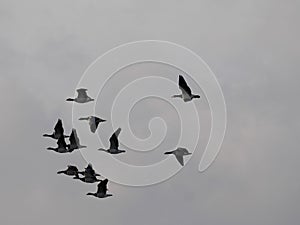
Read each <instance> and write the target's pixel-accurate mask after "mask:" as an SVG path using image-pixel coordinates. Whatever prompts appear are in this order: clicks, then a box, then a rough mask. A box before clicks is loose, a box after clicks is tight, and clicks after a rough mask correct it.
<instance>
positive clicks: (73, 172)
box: [57, 165, 78, 176]
mask: <svg viewBox="0 0 300 225" xmlns="http://www.w3.org/2000/svg"><path fill="white" fill-rule="evenodd" d="M57 174H65V175H67V176H76V175H78V169H77V167H76V166H72V165H68V168H67V169H66V170H62V171H58V172H57Z"/></svg>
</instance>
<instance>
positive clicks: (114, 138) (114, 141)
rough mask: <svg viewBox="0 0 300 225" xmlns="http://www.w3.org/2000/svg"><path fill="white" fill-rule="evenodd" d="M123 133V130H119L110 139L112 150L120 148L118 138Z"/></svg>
mask: <svg viewBox="0 0 300 225" xmlns="http://www.w3.org/2000/svg"><path fill="white" fill-rule="evenodd" d="M120 132H121V128H118V129H117V130H116V131H115V133H113V135H112V136H111V137H110V139H109V142H110V147H109V148H110V149H118V148H119V141H118V136H119V134H120Z"/></svg>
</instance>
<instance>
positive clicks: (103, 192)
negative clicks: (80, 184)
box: [86, 179, 112, 198]
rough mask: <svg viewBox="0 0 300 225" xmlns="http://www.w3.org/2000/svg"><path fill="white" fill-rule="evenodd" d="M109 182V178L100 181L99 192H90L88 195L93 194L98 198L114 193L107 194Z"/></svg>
mask: <svg viewBox="0 0 300 225" xmlns="http://www.w3.org/2000/svg"><path fill="white" fill-rule="evenodd" d="M107 183H108V180H107V179H105V180H102V181H100V183H99V184H98V188H97V192H96V193H91V192H89V193H87V194H86V195H92V196H94V197H96V198H107V197H110V196H112V194H107V190H108V189H107Z"/></svg>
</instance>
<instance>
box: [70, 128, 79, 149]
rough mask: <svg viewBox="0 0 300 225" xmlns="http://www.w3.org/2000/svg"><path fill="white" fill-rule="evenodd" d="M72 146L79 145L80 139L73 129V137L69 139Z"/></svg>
mask: <svg viewBox="0 0 300 225" xmlns="http://www.w3.org/2000/svg"><path fill="white" fill-rule="evenodd" d="M69 141H70V145H76V146H78V145H79V138H78V136H77V132H76V130H75V129H72V132H71V135H70V137H69Z"/></svg>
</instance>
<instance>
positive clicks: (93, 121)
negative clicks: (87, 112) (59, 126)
mask: <svg viewBox="0 0 300 225" xmlns="http://www.w3.org/2000/svg"><path fill="white" fill-rule="evenodd" d="M79 120H88V122H89V125H90V130H91V132H92V133H95V132H96V130H97V128H98V125H99V123H101V122H105V121H106V120H104V119H101V118H99V117H96V116H89V117H82V118H79Z"/></svg>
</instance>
